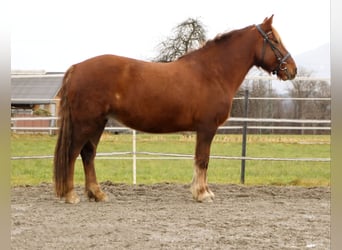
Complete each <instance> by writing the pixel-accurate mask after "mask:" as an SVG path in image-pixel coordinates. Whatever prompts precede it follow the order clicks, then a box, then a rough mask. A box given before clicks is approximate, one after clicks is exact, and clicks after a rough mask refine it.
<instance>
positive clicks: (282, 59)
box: [256, 25, 291, 74]
mask: <svg viewBox="0 0 342 250" xmlns="http://www.w3.org/2000/svg"><path fill="white" fill-rule="evenodd" d="M256 28H257V29H258V31H259V32H260V34H261V35H262V37H263V38H264V44H263V46H262V51H261V55H262V56H261V63H262V62H263V61H264V57H265V51H266V44H267V43H268V44H269V45H270V47H271V49H272V51H273V53H274V55H275V56H276V58H277V60H278V63H279V64H278V66H277V67H276V68H275V69H273V70H272V73H273V74H277V73H278V71H279V70H281V71H285V73H286V74H288V71H287V67H286V64H287V63H286V60H287V59H288V58H289V57H290V56H291V54H290V53H288V52H287V54H286V55H285V56H283V55H282V53H281V52H280V50H279V49H278V48H277V47H276V46H275V45H274V44H273V42H271V41H270V39H269V37H268V35H267V34H266V33H265V32H264V31H263V30H262V28H261V27H260V25H256Z"/></svg>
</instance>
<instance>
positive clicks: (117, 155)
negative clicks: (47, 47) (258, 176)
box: [11, 97, 331, 184]
mask: <svg viewBox="0 0 342 250" xmlns="http://www.w3.org/2000/svg"><path fill="white" fill-rule="evenodd" d="M243 98H244V97H241V98H235V99H243ZM25 100H28V99H25ZM56 100H58V99H53V100H51V102H53V101H56ZM248 100H325V101H330V100H331V99H330V98H278V97H276V98H265V97H250V98H248ZM44 101H46V99H44ZM58 119H59V118H58V117H54V116H51V117H12V118H11V124H15V122H17V121H36V120H45V121H46V120H47V121H51V122H50V124H51V126H49V127H31V126H30V127H27V126H22V127H19V126H11V130H12V131H25V130H26V131H50V132H51V131H56V130H58V127H56V124H57V122H56V121H57V120H58ZM229 121H231V122H242V123H244V124H246V123H248V122H255V123H260V122H262V123H272V126H265V125H262V126H255V125H248V129H259V130H277V129H278V130H280V129H282V130H331V127H330V126H329V125H330V124H331V120H312V119H300V120H298V119H270V118H241V117H231V118H229ZM273 123H292V124H301V125H302V126H274V125H273ZM304 124H306V125H308V124H323V125H324V126H323V127H320V126H303V125H304ZM242 128H243V125H241V126H236V125H226V126H221V127H219V128H218V129H219V130H222V129H225V130H226V129H242ZM105 130H106V131H129V132H130V133H132V151H127V152H109V153H97V157H98V159H103V160H106V159H127V160H132V171H133V184H136V167H137V160H157V159H159V160H171V159H172V160H178V159H179V160H187V159H191V160H192V159H193V157H194V156H193V155H188V154H170V153H163V152H137V151H136V143H137V139H136V131H135V130H132V129H129V128H127V127H106V128H105ZM51 158H53V156H52V155H41V156H13V157H11V159H12V160H30V159H51ZM210 158H211V159H226V160H241V161H246V160H248V161H250V160H253V161H296V162H299V161H300V162H303V161H305V162H330V158H273V157H246V156H236V157H235V156H215V155H212V156H210Z"/></svg>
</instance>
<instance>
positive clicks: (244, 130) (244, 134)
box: [240, 89, 248, 184]
mask: <svg viewBox="0 0 342 250" xmlns="http://www.w3.org/2000/svg"><path fill="white" fill-rule="evenodd" d="M247 117H248V89H246V90H245V99H244V118H247ZM246 147H247V120H245V121H244V122H243V128H242V153H241V156H242V157H246ZM245 167H246V159H244V158H242V159H241V176H240V183H241V184H245Z"/></svg>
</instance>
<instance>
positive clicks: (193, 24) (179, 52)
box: [153, 18, 206, 62]
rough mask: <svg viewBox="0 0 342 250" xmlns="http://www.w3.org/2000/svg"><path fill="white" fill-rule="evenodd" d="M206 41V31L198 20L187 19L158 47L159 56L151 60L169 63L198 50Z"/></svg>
mask: <svg viewBox="0 0 342 250" xmlns="http://www.w3.org/2000/svg"><path fill="white" fill-rule="evenodd" d="M205 41H206V31H205V29H204V26H203V24H202V22H201V21H200V20H198V19H194V18H188V19H187V20H185V21H184V22H182V23H180V24H179V25H177V26H176V27H175V28H174V29H173V34H172V35H171V36H170V37H168V38H167V39H166V40H165V41H162V42H161V43H160V44H159V45H158V46H157V48H158V50H159V55H158V56H157V57H156V58H155V59H154V60H153V61H157V62H171V61H174V60H176V59H178V58H179V57H181V56H183V55H184V54H186V53H188V52H189V51H191V50H195V49H198V48H199V47H201V46H202V44H203V43H204V42H205Z"/></svg>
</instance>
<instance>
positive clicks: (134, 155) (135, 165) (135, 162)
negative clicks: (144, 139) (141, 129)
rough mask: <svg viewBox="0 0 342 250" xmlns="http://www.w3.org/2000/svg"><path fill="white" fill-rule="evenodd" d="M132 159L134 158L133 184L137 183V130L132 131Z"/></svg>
mask: <svg viewBox="0 0 342 250" xmlns="http://www.w3.org/2000/svg"><path fill="white" fill-rule="evenodd" d="M132 133H133V134H132V139H133V140H132V144H133V145H132V147H133V149H132V154H133V155H132V160H133V169H132V171H133V184H134V185H135V184H137V133H136V131H135V130H133V131H132Z"/></svg>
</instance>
